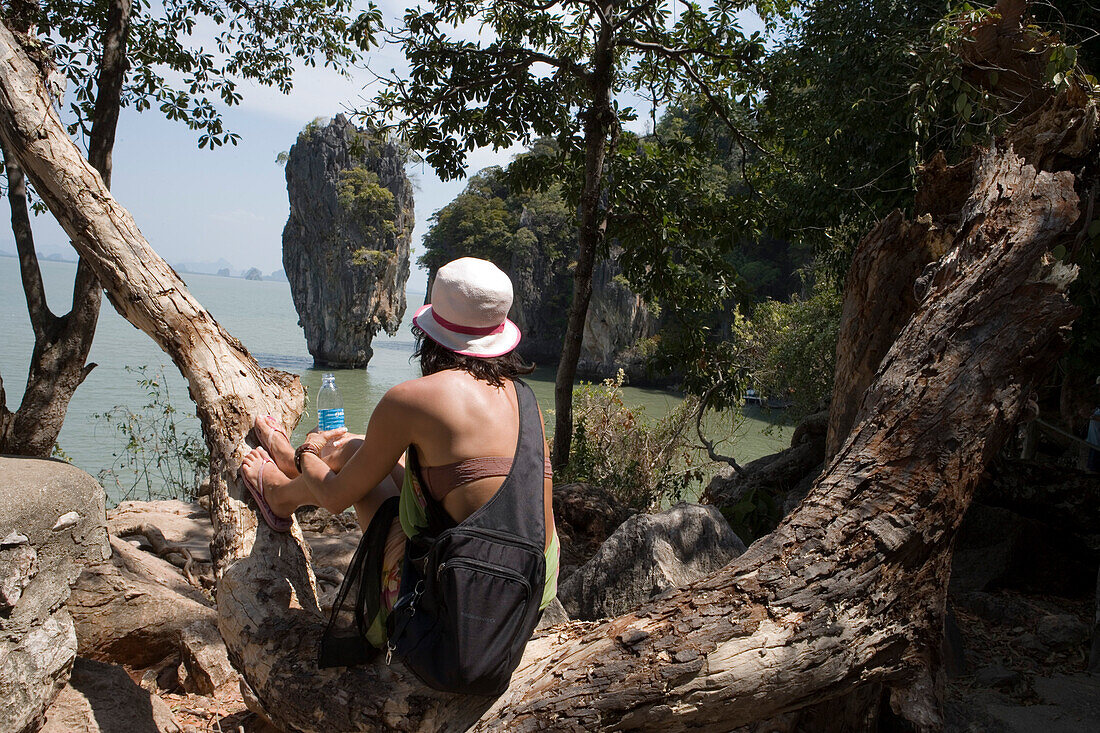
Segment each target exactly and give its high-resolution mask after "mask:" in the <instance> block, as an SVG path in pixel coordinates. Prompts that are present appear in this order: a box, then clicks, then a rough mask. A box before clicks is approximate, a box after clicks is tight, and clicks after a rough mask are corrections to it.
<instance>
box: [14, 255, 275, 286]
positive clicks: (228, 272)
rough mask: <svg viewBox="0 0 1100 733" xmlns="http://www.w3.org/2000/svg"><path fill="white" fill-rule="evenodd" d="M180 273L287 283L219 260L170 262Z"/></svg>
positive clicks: (53, 258)
mask: <svg viewBox="0 0 1100 733" xmlns="http://www.w3.org/2000/svg"><path fill="white" fill-rule="evenodd" d="M0 257H19V254H18V253H17V252H12V251H11V250H7V249H0ZM38 259H39V260H41V261H42V262H68V263H71V264H75V263H76V259H77V258H76V253H75V252H73V253H65V252H60V251H54V252H42V251H39V252H38ZM168 264H170V265H171V266H172V267H173V268H174V269H175V270H176V272H178V273H181V274H189V275H214V276H215V277H232V278H239V279H243V280H265V281H268V282H283V283H285V282H287V278H286V271H285V270H282V269H279V270H275V271H273V272H272V273H271V274H270V275H264V274H263V272H262V271H261V270H260V268H258V267H248V268H245V269H243V270H235V269H233V267H232V266H231V265H230V263H229V262H227V261H226V260H224V259H219V260H217V261H216V262H169V263H168Z"/></svg>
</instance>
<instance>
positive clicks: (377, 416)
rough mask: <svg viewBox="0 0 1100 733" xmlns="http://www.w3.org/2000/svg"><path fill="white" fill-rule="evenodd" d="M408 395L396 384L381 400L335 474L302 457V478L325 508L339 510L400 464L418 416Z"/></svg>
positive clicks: (313, 459) (305, 455)
mask: <svg viewBox="0 0 1100 733" xmlns="http://www.w3.org/2000/svg"><path fill="white" fill-rule="evenodd" d="M412 392H413V390H412V389H410V388H409V387H407V386H406V384H399V385H397V386H396V387H394V388H392V389H391V390H390V391H389V392H387V393H386V394H385V396H383V397H382V400H381V401H380V402H379V403H378V406H377V407H375V408H374V412H373V413H372V414H371V418H370V423H369V424H368V425H367V432H366V435H364V436H363V439H362V442H361V443H359V445H358V448H357V449H356V450H355V453H354V454H353V455H352V456H351V458H350V459H348V461H347V463H345V464H344V466H343V468H342V469H341V470H340V471H339V472H338V473H337V472H335V471H333V470H332V468H331V467H330V466H329V465H328V464H327V463H326V462H325V461H324V460H323V459H322V458H320V457H318V456H316V455H314V454H312V453H303V454H302V458H301V463H302V477H303V478H304V480H305V481H306V484H307V486H308V487H309V490H310V492H311V493H312V494H314V495H315V496H317V497H320V498H323V500H324V504H323V505H324V507H325V508H326V509H328V510H329V511H332V512H337V511H343V510H344V509H346V508H348V507H349V506H351V505H352V504H354V503H355V502H357V501H359V500H360V499H362V498H363V497H364V496H365V495H366V494H367V492H369V491H370V490H371V489H372V488H374V487H375V486H377V485H378V484H380V483H382V481H383V480H384V479H385V478H386V477H387V476H389V475H392V474H393V473H395V472H396V471H397V469H396V467H397V466H400V465H402V460H401V459H402V454H403V453H404V452H405V449H406V448H407V447H408V446H409V444H410V443H411V442H412V434H413V429H414V425H415V424H416V422H417V420H418V418H419V416H420V411H419V410H418V409H417V405H416V403H415V400H414V398H413V396H412ZM395 480H396V479H395Z"/></svg>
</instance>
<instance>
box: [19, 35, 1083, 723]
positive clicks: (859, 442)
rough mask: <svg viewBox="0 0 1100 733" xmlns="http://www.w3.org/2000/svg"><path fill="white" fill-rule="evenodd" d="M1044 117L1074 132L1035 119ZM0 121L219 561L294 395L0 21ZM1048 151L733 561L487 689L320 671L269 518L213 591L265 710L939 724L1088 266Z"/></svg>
mask: <svg viewBox="0 0 1100 733" xmlns="http://www.w3.org/2000/svg"><path fill="white" fill-rule="evenodd" d="M1059 104H1061V107H1059V108H1057V109H1055V110H1053V111H1051V110H1046V112H1050V113H1051V114H1049V115H1045V116H1042V117H1041V118H1036V119H1034V120H1032V121H1031V123H1030V124H1033V125H1034V126H1035V129H1032V130H1030V131H1029V132H1028V134H1027V135H1023V137H1021V138H1020V139H1025V138H1026V139H1032V138H1034V136H1036V135H1038V134H1039V133H1042V132H1045V131H1048V130H1052V129H1057V130H1058V132H1059V135H1062V134H1064V135H1066V136H1068V137H1064V138H1060V139H1066V140H1080V141H1084V143H1085V146H1084V148H1083V151H1084V154H1086V155H1088V156H1090V159H1092V158H1094V157H1095V154H1096V143H1095V124H1096V108H1095V106H1094V105H1093V104H1092V103H1091V102H1088V101H1087V100H1084V101H1082V100H1081V99H1080V98H1079V97H1063V98H1062V99H1060V100H1059ZM1052 122H1057V124H1059V125H1061V126H1060V127H1058V128H1051V127H1045V126H1046V125H1049V124H1051V123H1052ZM0 136H2V137H3V140H4V142H5V144H7V145H8V146H9V149H11V150H13V151H16V154H17V155H18V157H19V158H20V162H22V163H23V165H24V168H25V169H26V170H27V172H28V174H29V175H30V176H31V177H32V179H33V180H34V182H35V185H36V188H37V189H38V190H39V191H40V193H41V194H42V196H43V198H44V200H45V201H46V202H47V204H48V205H49V206H50V207H51V209H52V210H53V211H54V213H55V215H56V216H57V217H58V219H59V220H60V221H61V222H62V224H63V225H64V226H65V228H66V231H67V232H68V233H69V234H70V236H72V237H73V238H74V240H75V241H76V243H77V247H78V249H80V250H81V253H82V254H86V255H87V256H88V257H89V259H90V260H91V261H92V262H93V263H94V266H95V268H96V271H97V274H99V275H100V278H101V280H102V281H103V283H104V284H105V286H106V287H107V288H108V290H109V292H110V294H111V300H112V302H113V303H114V304H115V306H116V307H117V308H118V309H119V311H120V312H121V313H123V315H124V316H126V317H127V318H128V319H130V320H131V322H132V323H135V325H138V326H139V327H141V328H143V329H144V330H146V331H147V332H148V333H149V334H150V335H151V336H153V337H154V338H155V339H157V341H158V343H160V344H161V345H162V347H163V348H165V350H166V351H168V353H169V354H170V355H171V356H172V357H173V359H174V360H175V361H176V363H177V364H178V365H179V366H180V369H181V371H182V372H183V373H184V375H185V376H186V377H187V378H188V381H189V384H190V385H191V394H192V397H193V398H194V399H195V401H196V403H197V404H198V406H199V408H198V409H199V416H200V418H201V419H202V420H203V425H204V429H205V432H206V436H207V442H208V444H209V445H210V447H211V450H212V452H214V459H215V463H216V466H215V469H214V477H213V478H214V480H215V486H214V492H213V503H214V506H215V521H216V522H219V523H220V524H219V526H218V531H219V538H220V544H219V541H216V542H215V543H214V544H215V548H214V549H215V552H216V557H217V558H219V559H220V561H221V563H222V567H224V565H225V563H226V561H227V560H228V559H231V558H232V557H234V556H236V555H238V554H239V553H240V552H242V551H243V549H244V547H245V541H244V540H243V539H242V537H243V534H244V530H245V529H247V527H246V526H245V523H244V520H243V519H242V516H243V513H242V512H240V505H239V504H238V503H236V502H233V501H230V500H229V497H228V493H227V492H226V490H225V482H226V479H227V478H228V476H229V473H230V469H231V467H232V465H233V464H232V459H233V457H234V456H235V455H239V452H240V450H241V449H242V447H243V436H244V434H245V433H246V432H247V430H248V427H249V425H250V421H251V417H252V416H253V415H255V414H257V413H259V412H260V410H263V411H265V412H273V413H274V414H278V415H281V416H284V417H290V416H292V415H293V414H295V413H294V412H293V411H294V410H295V409H298V408H300V398H301V391H300V387H299V386H298V385H297V383H296V382H294V381H291V380H289V379H288V378H287V377H286V376H285V375H278V374H274V373H270V372H267V371H264V370H260V369H258V367H256V365H255V363H254V362H253V361H252V360H251V358H250V357H248V355H247V352H246V351H245V350H244V348H243V347H242V346H240V344H239V343H238V342H236V341H235V340H234V339H232V337H230V336H229V335H228V334H226V333H225V332H224V331H223V330H221V328H220V327H218V326H217V324H216V323H215V322H214V321H213V319H212V318H210V316H209V314H207V313H206V312H205V311H204V310H202V308H201V306H199V305H198V304H197V303H196V302H195V301H194V300H193V299H192V298H190V296H189V295H187V293H186V291H185V290H183V285H182V282H180V281H179V279H178V278H177V277H176V276H175V273H173V272H171V270H170V268H168V267H167V266H166V265H164V264H163V262H162V261H160V260H159V258H156V256H155V254H153V253H152V251H151V250H150V249H149V248H148V245H147V244H146V243H145V241H144V239H143V238H141V235H140V233H139V232H138V231H137V228H136V226H135V225H134V224H133V221H132V219H130V217H129V215H128V214H127V213H126V212H125V210H123V209H122V208H121V207H120V206H119V205H118V204H117V203H115V202H114V200H113V199H112V198H111V197H110V195H109V193H108V192H107V191H106V190H105V188H104V187H103V186H102V183H101V181H99V180H98V178H97V177H96V176H95V174H94V172H93V171H91V170H90V168H89V167H88V166H87V164H86V163H85V162H84V161H83V160H82V159H81V158H80V156H79V153H78V152H77V151H76V149H75V147H74V146H73V145H72V144H71V142H69V140H68V139H67V138H66V137H65V136H64V132H63V130H62V129H61V127H60V124H59V123H58V121H57V118H56V115H54V113H53V111H52V110H51V109H50V107H49V104H48V101H47V99H46V97H45V96H44V93H43V92H42V90H41V85H40V83H39V82H38V79H37V75H36V74H35V73H34V70H33V67H31V66H30V64H29V62H27V60H26V59H25V57H23V56H22V53H21V50H20V49H19V48H18V47H17V45H16V44H15V43H14V41H13V38H12V37H11V35H10V33H8V32H7V30H6V29H4V28H2V27H0ZM1028 136H1031V138H1029V137H1028ZM1048 138H1049V136H1048ZM1010 139H1012V138H1010ZM1034 152H1035V153H1036V154H1037V155H1036V158H1035V159H1039V158H1041V157H1042V155H1041V154H1042V153H1043V152H1049V151H1041V150H1038V149H1036V150H1035V151H1034ZM1044 160H1047V161H1048V165H1047V166H1046V167H1044V169H1041V170H1036V168H1035V167H1034V166H1033V165H1031V164H1030V163H1029V156H1025V157H1021V156H1019V155H1017V154H1015V153H1013V152H1012V150H1011V149H1010V148H1000V149H995V150H990V151H985V152H983V153H982V154H981V155H980V156H979V157H978V158H977V159H976V160H975V161H974V165H973V172H974V175H973V178H972V183H971V186H970V188H969V189H968V195H967V197H966V201H965V205H963V206H962V207H961V209H960V210H959V211H957V212H955V214H956V216H955V218H954V219H953V221H952V222H950V223H949V225H948V223H937V222H936V221H933V225H934V226H939V227H940V229H941V230H942V231H943V232H944V234H943V236H944V237H945V240H944V241H945V247H944V249H945V251H946V253H947V254H945V255H944V257H942V258H941V260H940V263H939V266H938V268H937V269H936V270H935V272H934V273H929V278H928V281H927V288H926V290H927V293H922V294H921V296H922V297H917V298H915V299H916V301H917V302H916V305H915V312H914V313H913V316H912V318H911V319H910V320H909V322H908V324H907V325H906V326H905V327H904V328H902V329H901V330H900V332H899V334H898V336H897V339H896V340H895V342H894V343H893V345H892V346H891V347H890V348H889V350H888V351H887V352H886V354H885V356H884V358H883V359H882V363H881V365H880V367H879V368H878V371H877V373H876V374H875V377H874V380H873V382H872V383H871V384H870V387H869V388H868V389H867V391H866V394H865V395H864V397H863V399H862V401H861V403H860V408H859V410H858V411H857V413H856V415H855V417H854V421H853V425H854V427H853V429H852V430H851V431H850V433H849V435H848V438H847V440H846V442H845V443H844V444H843V446H842V447H841V448H840V450H839V451H838V452H837V454H836V456H835V457H834V458H833V460H832V462H831V463H830V464H829V465H828V467H827V470H826V472H825V474H824V475H823V476H822V478H821V479H820V480H819V481H818V482H817V484H816V485H815V487H814V489H813V490H812V491H811V492H810V494H809V495H808V496H807V497H806V499H805V500H804V501H803V502H802V504H801V505H800V506H799V509H798V510H797V511H796V512H794V513H793V514H791V515H790V516H789V517H788V518H787V519H786V520H784V522H783V523H782V524H781V525H780V526H779V527H778V529H777V530H776V531H775V532H774V533H773V534H771V535H769V536H767V537H765V538H763V539H761V540H760V541H758V542H757V543H755V544H754V545H753V546H752V547H751V548H749V550H748V552H746V553H745V554H744V555H742V556H741V557H740V558H738V559H737V560H736V561H735V562H733V563H731V564H730V565H728V566H727V567H726V568H724V569H722V570H721V571H719V572H717V573H715V574H714V575H712V576H710V577H709V578H707V579H705V580H703V581H700V582H698V583H696V584H694V585H693V586H691V587H689V588H686V589H682V590H680V591H678V592H675V593H671V594H668V595H666V596H664V597H661V598H658V599H657V600H655V601H653V602H652V603H650V604H648V605H647V606H645V607H643V608H642V609H640V610H638V611H637V612H635V613H633V614H628V615H625V616H622V617H619V618H616V619H609V620H607V621H604V622H598V623H581V622H577V623H571V624H567V625H563V626H561V627H555V628H553V629H551V630H549V631H547V632H545V633H543V634H542V635H540V636H538V637H537V638H535V639H534V640H533V641H532V642H531V643H530V644H529V646H528V649H527V652H526V654H525V656H524V662H523V664H522V665H521V667H520V668H519V670H517V672H516V674H515V676H514V678H513V680H512V685H511V686H510V688H509V690H508V691H507V692H506V693H505V694H504V695H503V696H501V697H500V698H499V699H497V700H495V701H491V700H483V699H478V698H470V697H460V696H451V695H443V694H439V693H435V692H432V691H430V690H426V689H425V688H424V687H422V686H421V685H420V684H419V683H417V682H416V681H415V679H413V678H412V677H411V675H409V674H407V673H406V672H405V670H403V669H402V668H401V665H400V664H399V663H397V662H396V661H395V662H394V663H393V665H392V666H386V665H385V664H382V663H381V662H379V663H377V664H373V665H368V666H366V667H363V668H358V669H344V670H318V669H316V666H315V655H316V648H317V638H318V635H319V633H320V628H321V615H320V612H319V609H318V608H317V602H316V596H315V588H314V582H313V577H312V574H311V572H310V567H309V558H308V554H307V553H305V552H304V551H303V549H302V547H301V545H300V543H299V542H297V541H296V538H295V537H293V536H282V535H275V534H273V533H271V532H267V531H261V532H258V533H257V539H256V543H255V546H254V547H253V551H252V554H251V555H250V556H249V557H248V558H246V559H243V560H240V561H238V562H236V563H235V564H233V565H232V566H231V567H229V568H228V569H227V570H226V572H225V574H224V576H223V577H222V579H221V582H220V583H219V588H218V606H219V607H218V613H219V627H220V630H221V632H222V635H223V637H224V638H225V639H226V642H227V646H228V648H229V652H230V655H231V658H233V660H234V662H235V663H236V664H237V666H238V667H239V668H240V669H242V671H243V672H244V674H245V676H246V677H247V680H248V683H249V685H250V686H251V688H252V690H253V691H254V692H255V694H256V697H257V699H258V700H259V702H260V704H262V706H263V707H264V709H265V710H266V711H267V713H268V714H269V716H270V717H271V718H272V719H273V720H275V721H276V722H278V724H279V725H280V726H282V727H284V728H286V729H288V730H297V731H331V730H340V731H354V730H376V729H393V730H463V729H466V728H468V727H473V728H474V729H475V730H500V729H507V730H516V731H525V730H540V729H549V728H552V729H555V730H584V731H588V730H609V729H616V730H628V729H652V730H667V731H677V730H688V729H691V730H702V731H710V730H713V731H719V730H721V731H725V730H729V729H731V728H733V727H736V726H740V725H748V724H751V723H753V722H755V721H759V720H762V719H767V718H771V717H774V716H777V715H781V714H784V713H787V712H790V711H796V710H799V709H802V708H805V707H807V706H810V705H814V704H817V703H820V702H822V701H825V700H829V699H832V698H836V697H839V696H842V695H847V694H849V693H851V692H852V691H853V690H856V689H858V688H860V687H862V686H867V685H879V684H881V685H885V686H886V687H888V688H890V689H891V690H893V692H894V695H893V704H894V706H895V707H896V708H897V709H899V710H901V711H902V712H903V714H905V716H906V717H907V719H909V720H910V721H912V722H913V723H914V724H915V725H916V726H917V727H918V728H920V729H922V730H934V729H936V728H937V727H938V726H939V725H940V721H939V717H938V715H939V713H938V709H937V707H936V701H935V691H934V688H935V680H934V676H933V672H932V670H934V665H933V664H932V661H933V660H931V658H930V656H929V652H928V650H929V649H934V648H935V647H936V645H937V644H938V635H939V632H940V629H941V628H942V620H943V605H944V589H945V586H946V580H947V574H948V568H949V560H950V547H951V542H952V539H953V537H954V533H955V530H956V528H957V526H958V523H959V521H960V518H961V517H962V514H963V512H964V511H965V509H966V507H967V505H968V504H969V502H970V500H971V497H972V495H973V492H974V487H975V485H976V483H977V481H978V480H979V477H980V476H981V474H982V472H983V470H984V468H985V466H986V465H987V464H988V462H989V460H990V459H991V458H992V456H993V455H994V454H995V452H996V451H997V450H998V449H999V448H1000V446H1001V444H1002V442H1003V440H1004V438H1005V436H1006V435H1007V434H1008V432H1009V430H1010V429H1011V426H1012V425H1013V424H1014V422H1015V420H1016V418H1017V416H1018V415H1019V413H1020V411H1021V408H1022V405H1023V404H1024V402H1025V401H1026V399H1027V396H1028V395H1029V394H1030V392H1031V390H1032V388H1033V386H1034V384H1035V382H1036V380H1037V379H1038V377H1039V375H1041V374H1043V373H1044V372H1045V370H1046V369H1047V368H1048V367H1049V365H1050V364H1051V363H1052V362H1053V360H1054V359H1056V358H1057V356H1058V354H1059V353H1060V352H1061V350H1062V348H1063V346H1064V337H1065V335H1066V332H1067V329H1068V325H1069V323H1070V322H1071V321H1072V319H1073V317H1074V315H1075V309H1074V308H1073V307H1072V306H1071V305H1070V304H1069V303H1068V300H1067V298H1066V295H1065V291H1066V288H1067V287H1068V285H1069V283H1070V282H1071V280H1072V279H1073V277H1074V272H1075V271H1074V270H1073V268H1071V267H1068V266H1066V265H1063V264H1061V263H1059V262H1056V261H1053V260H1052V258H1051V257H1050V255H1049V254H1048V253H1049V251H1050V250H1051V248H1053V247H1054V246H1056V245H1058V244H1066V243H1068V242H1072V240H1073V237H1074V236H1075V234H1076V231H1075V229H1074V227H1075V226H1078V227H1079V226H1080V224H1079V222H1078V218H1079V214H1078V200H1079V196H1078V192H1077V191H1076V190H1075V186H1076V184H1077V181H1076V179H1075V178H1074V175H1073V174H1072V173H1070V172H1068V167H1069V166H1070V165H1071V164H1072V165H1077V166H1078V167H1079V165H1078V163H1075V162H1073V161H1071V160H1069V159H1068V158H1067V157H1066V156H1064V155H1063V156H1062V157H1061V158H1058V159H1057V160H1056V159H1055V158H1044ZM1058 161H1061V162H1060V165H1062V166H1063V167H1057V166H1055V165H1054V163H1055V162H1058ZM909 226H922V227H923V226H924V224H923V223H922V224H920V225H909ZM884 246H886V245H885V244H884ZM284 403H289V404H290V405H291V407H289V408H288V407H286V406H285V405H284ZM248 516H249V518H250V519H251V515H248Z"/></svg>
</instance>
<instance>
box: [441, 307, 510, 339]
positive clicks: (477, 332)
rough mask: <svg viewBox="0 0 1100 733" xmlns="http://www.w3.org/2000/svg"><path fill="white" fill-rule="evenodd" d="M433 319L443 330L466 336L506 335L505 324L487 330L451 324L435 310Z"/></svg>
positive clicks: (486, 328) (487, 327)
mask: <svg viewBox="0 0 1100 733" xmlns="http://www.w3.org/2000/svg"><path fill="white" fill-rule="evenodd" d="M432 318H434V319H435V320H436V322H437V323H438V324H439V325H440V326H443V328H445V329H447V330H448V331H454V332H455V333H461V334H465V335H466V336H491V335H493V334H494V333H504V324H503V323H502V324H500V325H499V326H486V327H485V328H477V327H476V326H462V325H459V324H457V323H451V322H450V321H448V320H447V319H446V318H444V317H443V316H441V315H439V314H438V313H436V312H435V311H434V310H433V311H432ZM505 320H507V319H505Z"/></svg>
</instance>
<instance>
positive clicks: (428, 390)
mask: <svg viewBox="0 0 1100 733" xmlns="http://www.w3.org/2000/svg"><path fill="white" fill-rule="evenodd" d="M462 386H463V377H462V375H461V374H459V373H457V372H453V371H445V372H437V373H435V374H430V375H428V376H426V377H419V378H417V379H410V380H408V381H406V382H401V383H400V384H396V385H394V386H393V387H391V388H390V389H389V390H388V391H387V392H386V394H385V395H384V396H383V397H382V401H381V402H379V406H380V407H381V406H383V405H385V406H386V407H392V408H395V409H401V410H404V411H415V412H421V413H432V412H435V411H436V410H438V408H439V406H440V403H441V402H443V401H446V400H447V399H448V398H449V397H451V396H452V395H454V394H455V392H456V391H457V390H460V389H461V388H462Z"/></svg>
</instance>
